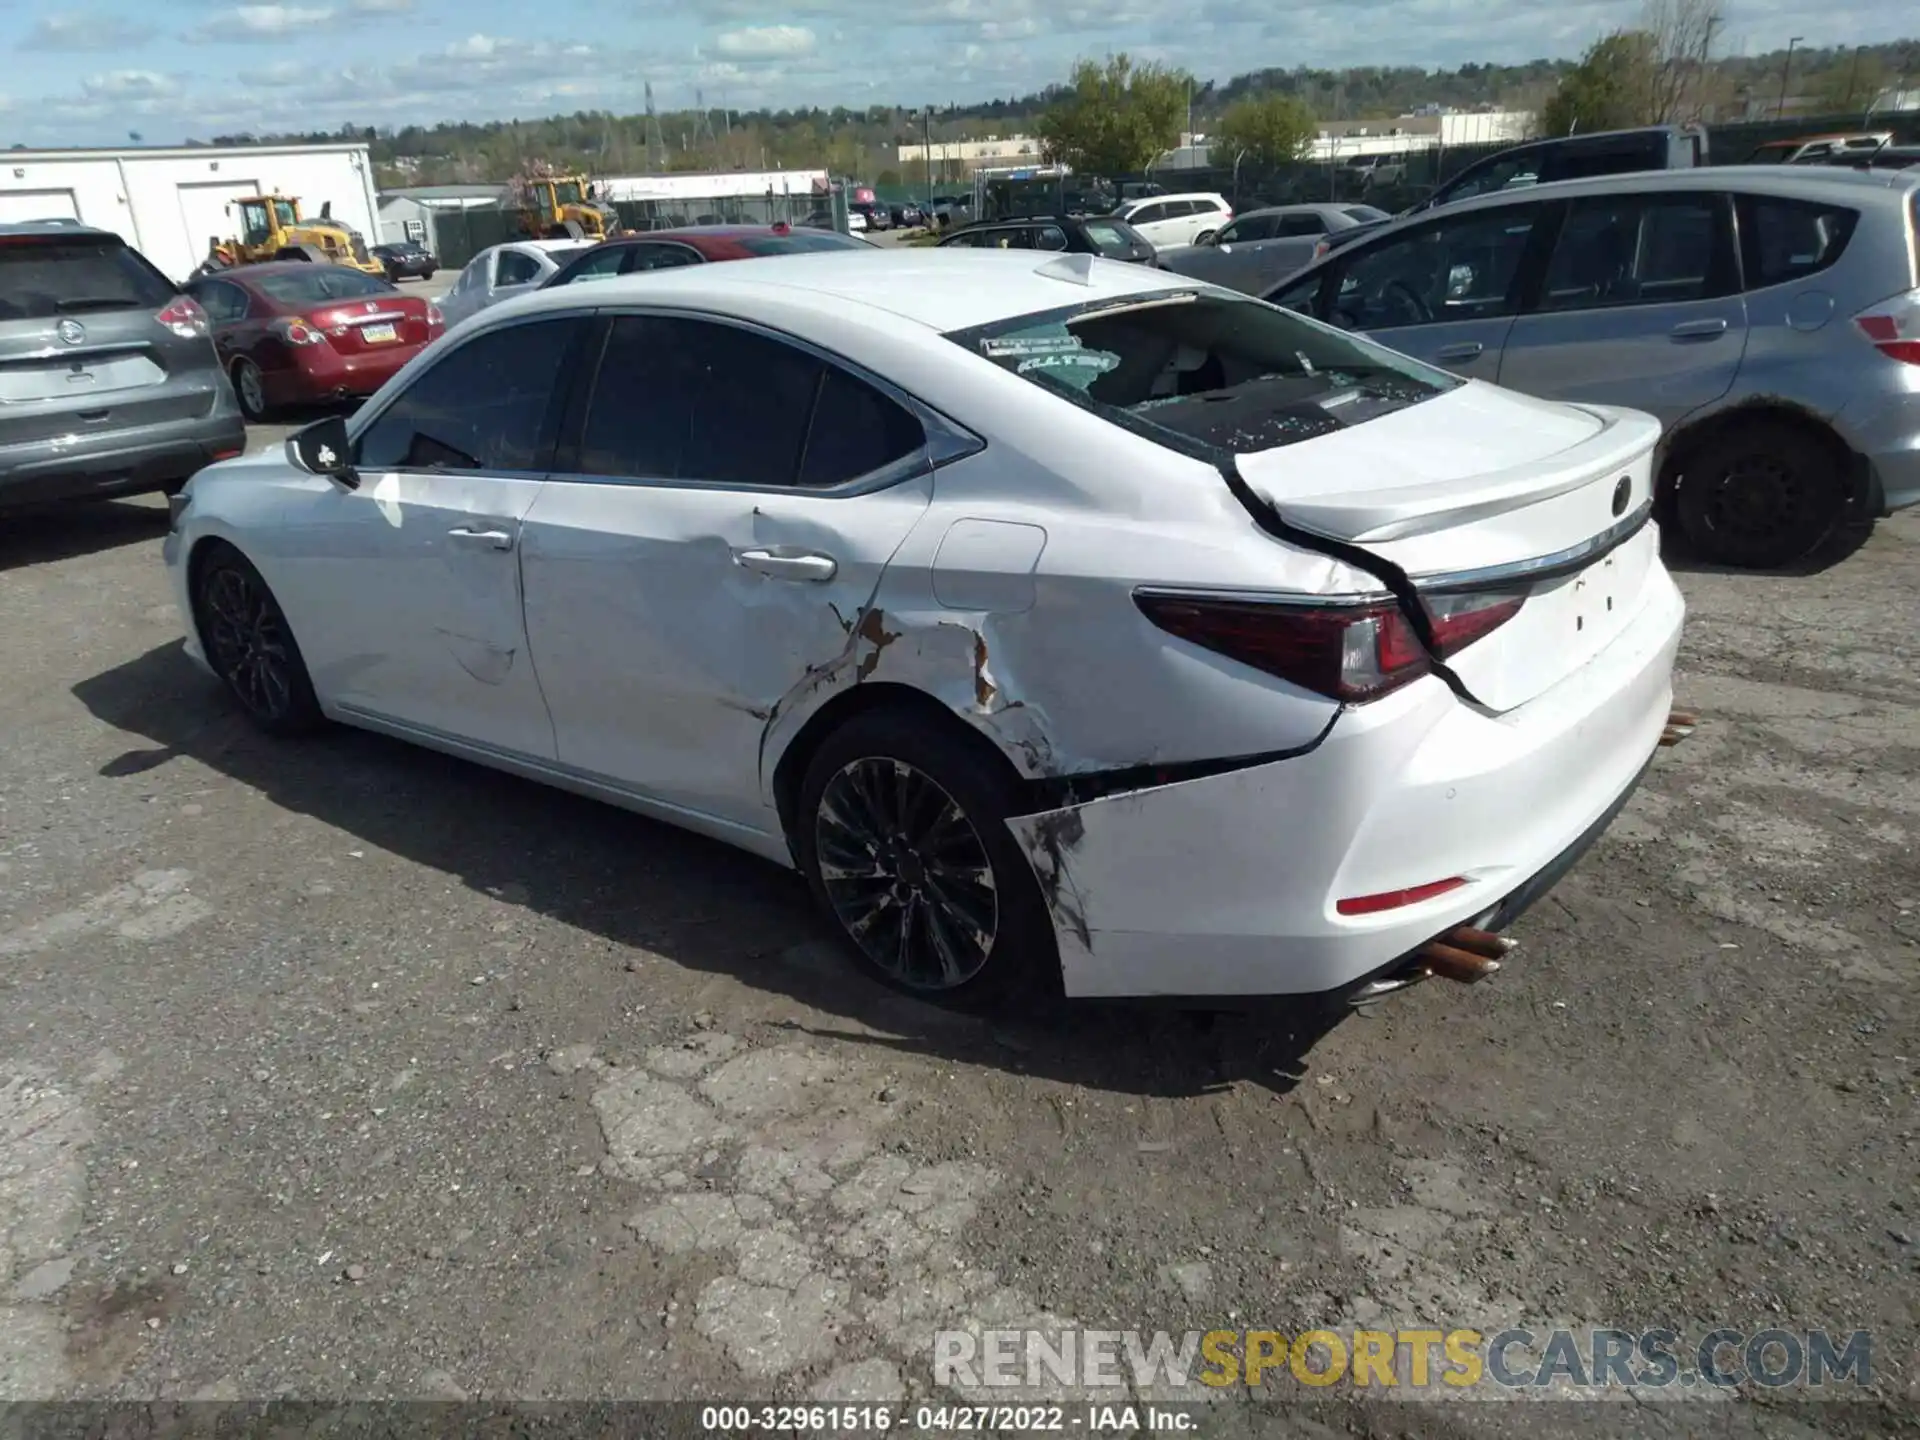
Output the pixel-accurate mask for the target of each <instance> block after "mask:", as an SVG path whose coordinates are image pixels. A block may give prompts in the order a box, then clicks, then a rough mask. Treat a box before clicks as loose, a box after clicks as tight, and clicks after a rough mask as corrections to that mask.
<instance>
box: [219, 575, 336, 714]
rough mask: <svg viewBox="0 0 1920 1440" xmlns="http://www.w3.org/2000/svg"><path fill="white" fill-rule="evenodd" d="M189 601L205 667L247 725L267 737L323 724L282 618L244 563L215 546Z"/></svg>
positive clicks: (263, 584)
mask: <svg viewBox="0 0 1920 1440" xmlns="http://www.w3.org/2000/svg"><path fill="white" fill-rule="evenodd" d="M192 602H193V619H194V626H195V628H196V629H198V630H199V632H200V644H201V648H202V649H203V650H204V651H205V652H206V657H207V664H208V665H210V666H211V667H212V668H213V672H214V674H216V675H218V676H219V677H220V679H221V682H222V683H223V684H225V685H226V687H227V691H228V693H229V694H231V695H232V696H233V697H234V699H236V700H238V701H239V702H240V708H241V709H243V710H245V711H246V712H247V718H248V719H250V720H252V721H253V723H254V724H255V725H258V726H259V727H260V728H261V729H262V730H264V731H266V732H267V733H268V734H269V735H300V734H305V733H307V732H308V731H311V730H315V729H317V728H319V727H320V726H321V725H322V724H323V723H324V717H323V716H322V715H321V713H320V701H319V699H318V698H317V697H316V696H315V695H314V693H313V681H312V679H311V678H310V677H309V676H308V674H307V662H306V660H305V659H304V658H303V657H302V656H301V654H300V646H299V645H298V644H297V643H296V642H295V640H294V638H293V630H292V628H291V627H290V626H288V624H287V617H286V614H285V613H284V612H283V611H282V610H281V609H280V602H279V601H277V600H275V599H274V597H273V591H272V590H270V589H268V588H267V582H266V581H265V580H263V579H261V578H260V572H259V571H258V570H256V569H254V568H253V566H252V564H251V563H249V562H248V560H247V558H246V556H244V555H242V554H241V553H240V552H239V551H238V550H236V549H234V548H233V547H232V546H231V545H226V544H220V546H219V549H218V550H217V551H216V552H215V553H213V554H211V555H209V556H208V557H207V558H206V560H205V561H203V562H202V563H200V564H199V565H197V566H195V567H194V577H193V590H192Z"/></svg>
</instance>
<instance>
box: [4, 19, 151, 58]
mask: <svg viewBox="0 0 1920 1440" xmlns="http://www.w3.org/2000/svg"><path fill="white" fill-rule="evenodd" d="M152 34H153V32H152V31H151V30H149V29H147V28H146V27H145V26H142V25H133V24H130V23H128V22H127V21H125V20H122V19H120V18H118V17H117V16H113V15H96V14H93V13H92V12H90V11H85V10H72V11H68V12H66V13H65V14H58V15H43V16H41V17H40V19H39V21H38V22H37V23H36V24H35V25H34V27H33V29H32V30H30V31H29V32H28V33H27V38H26V39H25V40H22V41H21V42H20V48H21V49H22V50H90V51H96V52H98V51H105V50H122V49H127V48H129V47H131V46H134V45H138V44H140V43H141V42H142V41H144V40H146V39H147V38H148V37H149V36H150V35H152Z"/></svg>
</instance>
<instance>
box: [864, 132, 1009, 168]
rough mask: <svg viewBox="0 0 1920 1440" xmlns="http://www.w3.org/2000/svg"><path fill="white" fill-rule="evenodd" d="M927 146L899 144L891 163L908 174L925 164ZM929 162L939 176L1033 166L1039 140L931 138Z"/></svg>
mask: <svg viewBox="0 0 1920 1440" xmlns="http://www.w3.org/2000/svg"><path fill="white" fill-rule="evenodd" d="M928 149H929V147H928V146H927V145H926V144H925V143H924V142H923V143H921V144H918V145H901V146H899V147H897V148H896V150H895V151H894V158H895V163H897V164H899V165H900V166H901V167H903V168H905V169H906V170H907V173H909V174H911V173H912V172H913V171H914V170H921V172H922V173H923V174H924V173H925V172H924V168H923V167H924V166H925V165H926V163H927V154H928ZM931 149H932V154H933V163H934V166H935V167H936V173H938V174H941V175H948V176H952V175H970V174H972V173H973V172H974V171H975V170H1004V169H1007V168H1009V167H1014V166H1020V165H1037V164H1039V163H1040V160H1041V149H1042V147H1041V144H1040V141H1039V140H1038V139H1037V138H1036V137H1034V136H1032V135H989V136H988V137H987V138H986V139H984V140H935V141H934V142H933V144H932V147H931Z"/></svg>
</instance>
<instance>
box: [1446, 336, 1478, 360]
mask: <svg viewBox="0 0 1920 1440" xmlns="http://www.w3.org/2000/svg"><path fill="white" fill-rule="evenodd" d="M1486 348H1487V347H1486V346H1484V345H1482V344H1481V343H1480V342H1479V341H1478V340H1463V341H1461V342H1460V343H1459V344H1458V345H1442V346H1441V347H1440V348H1439V349H1438V350H1436V351H1434V352H1433V358H1434V359H1436V360H1474V359H1477V358H1479V356H1480V354H1481V352H1482V351H1484V350H1485V349H1486Z"/></svg>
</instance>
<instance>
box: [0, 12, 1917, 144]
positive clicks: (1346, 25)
mask: <svg viewBox="0 0 1920 1440" xmlns="http://www.w3.org/2000/svg"><path fill="white" fill-rule="evenodd" d="M1640 8H1641V7H1640V3H1639V0H1304V3H1294V4H1291V5H1287V4H1279V3H1275V0H1181V3H1167V0H1105V3H1099V0H624V3H614V0H538V3H529V0H286V3H262V4H242V5H230V4H220V3H218V0H0V56H3V57H4V59H3V60H0V145H13V144H26V145H29V146H35V147H43V146H45V147H52V146H65V145H120V144H126V143H128V141H129V136H130V134H135V133H137V134H138V135H139V136H140V137H141V140H142V141H143V142H144V143H147V144H177V143H179V142H181V141H183V140H185V139H189V138H198V139H206V138H209V137H211V136H212V135H215V134H232V133H238V132H241V131H252V132H257V133H268V132H276V131H279V132H284V131H288V130H295V129H300V130H307V129H329V130H330V129H334V128H337V127H338V126H340V125H343V124H347V123H353V124H359V125H380V126H388V125H395V126H397V125H404V124H408V123H415V122H419V123H431V122H435V121H441V120H476V121H485V120H496V119H505V118H509V117H512V116H516V115H517V116H520V117H522V118H534V117H537V116H542V115H549V114H554V113H560V112H571V111H575V110H612V111H615V112H618V113H635V112H638V111H639V110H640V109H641V108H642V106H643V95H642V86H643V85H644V83H645V82H647V81H651V82H652V84H653V88H654V96H655V101H656V103H657V105H658V106H659V108H660V109H661V110H662V111H669V110H678V109H691V108H693V106H694V103H695V94H696V92H699V93H700V94H701V95H702V96H703V98H704V101H705V103H706V104H707V105H708V106H709V107H713V108H715V109H718V108H719V107H721V106H728V107H731V108H733V109H736V110H744V109H752V108H755V107H758V106H761V105H771V106H776V107H778V106H794V105H823V106H831V105H835V104H841V105H847V106H850V107H862V106H867V105H876V104H898V105H903V106H919V105H924V104H934V105H941V104H947V103H965V102H969V101H975V100H982V99H988V98H992V97H994V96H1012V95H1020V94H1027V93H1031V92H1032V91H1034V90H1037V89H1038V88H1040V87H1041V86H1042V85H1045V84H1047V83H1048V82H1050V81H1054V80H1059V79H1063V78H1064V77H1065V76H1066V74H1067V72H1068V71H1069V69H1070V68H1071V66H1072V63H1073V61H1074V60H1075V59H1076V58H1079V57H1082V56H1098V55H1102V54H1105V53H1106V52H1108V51H1110V50H1126V51H1129V52H1131V53H1132V54H1134V55H1136V56H1141V57H1147V58H1152V59H1158V60H1162V61H1165V62H1167V63H1169V64H1174V65H1179V66H1182V67H1185V68H1186V69H1188V70H1190V71H1192V72H1193V73H1194V74H1196V75H1199V76H1201V77H1203V78H1213V79H1220V80H1224V79H1227V78H1228V77H1229V76H1231V75H1234V74H1239V73H1243V72H1245V71H1248V70H1253V69H1260V68H1263V67H1267V66H1280V67H1289V68H1290V67H1293V66H1296V65H1306V66H1316V67H1330V68H1337V67H1342V66H1347V65H1367V64H1371V65H1422V66H1427V67H1440V66H1444V67H1452V66H1455V65H1459V64H1462V63H1464V62H1467V61H1488V62H1505V63H1511V62H1516V61H1523V60H1530V59H1535V58H1538V57H1541V56H1572V55H1577V54H1578V53H1579V52H1580V51H1581V50H1582V49H1583V48H1584V47H1585V46H1586V45H1587V44H1588V43H1589V42H1591V41H1592V40H1593V39H1594V38H1596V37H1597V36H1599V35H1601V34H1603V33H1605V32H1606V31H1607V30H1609V29H1611V28H1613V27H1615V26H1617V25H1621V24H1630V23H1632V22H1633V21H1634V20H1635V18H1636V17H1637V16H1638V15H1639V13H1640ZM1726 14H1727V20H1726V23H1725V27H1724V29H1723V30H1722V32H1721V35H1722V37H1723V40H1722V43H1723V44H1724V45H1725V47H1726V48H1727V49H1729V50H1732V51H1735V52H1739V51H1742V50H1744V51H1745V52H1746V53H1752V54H1757V53H1761V52H1764V51H1768V50H1771V49H1775V48H1778V47H1784V46H1785V45H1786V43H1787V41H1788V39H1789V38H1790V37H1792V36H1796V35H1798V36H1802V37H1804V39H1803V43H1804V44H1807V45H1829V46H1830V45H1853V44H1860V43H1865V42H1870V41H1877V40H1889V39H1896V38H1900V36H1901V35H1902V33H1904V32H1910V31H1911V30H1913V29H1914V28H1915V27H1914V26H1913V25H1912V23H1911V19H1910V15H1909V14H1908V12H1907V10H1906V7H1904V6H1900V5H1890V4H1886V3H1885V0H1834V3H1825V4H1820V3H1814V0H1730V4H1729V5H1728V6H1727V7H1726ZM1903 20H1906V21H1907V23H1906V24H1904V25H1903V24H1902V21H1903ZM1716 48H1719V46H1718V45H1717V46H1716Z"/></svg>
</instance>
